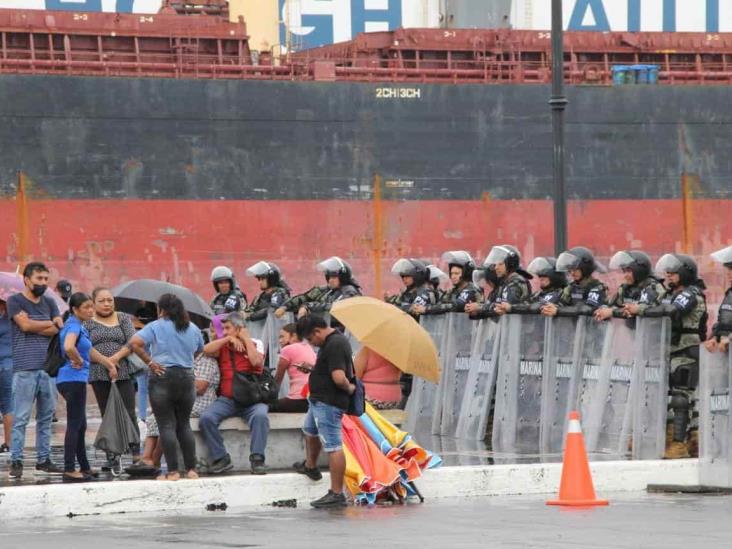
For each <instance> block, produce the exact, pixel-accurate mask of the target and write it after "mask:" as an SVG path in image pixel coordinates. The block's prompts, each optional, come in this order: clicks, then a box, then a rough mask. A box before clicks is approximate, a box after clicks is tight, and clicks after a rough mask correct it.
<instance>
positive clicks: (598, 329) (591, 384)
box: [572, 316, 610, 451]
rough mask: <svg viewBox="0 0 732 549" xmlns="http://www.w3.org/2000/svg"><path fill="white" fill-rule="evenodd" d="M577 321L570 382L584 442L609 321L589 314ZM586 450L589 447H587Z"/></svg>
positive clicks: (587, 433)
mask: <svg viewBox="0 0 732 549" xmlns="http://www.w3.org/2000/svg"><path fill="white" fill-rule="evenodd" d="M577 322H578V323H579V324H581V325H582V328H580V333H581V335H582V339H581V341H578V342H577V343H578V345H579V353H577V362H576V364H577V367H575V371H574V372H573V373H574V376H575V379H574V380H572V383H575V384H576V386H577V392H576V395H577V400H576V402H575V404H576V406H574V409H575V410H579V412H580V417H581V419H582V430H583V431H584V435H585V442H586V441H587V438H588V437H589V436H590V433H591V431H592V430H591V428H590V422H589V421H588V420H589V418H590V411H591V410H592V400H593V399H594V398H596V395H597V394H598V391H597V386H598V385H599V383H600V369H601V364H602V357H603V355H604V354H606V352H605V351H604V346H605V343H607V341H606V340H607V337H606V336H607V331H608V329H609V327H610V323H609V322H597V321H596V320H595V319H594V318H592V317H590V316H581V317H579V318H578V319H577ZM588 451H590V450H589V447H588Z"/></svg>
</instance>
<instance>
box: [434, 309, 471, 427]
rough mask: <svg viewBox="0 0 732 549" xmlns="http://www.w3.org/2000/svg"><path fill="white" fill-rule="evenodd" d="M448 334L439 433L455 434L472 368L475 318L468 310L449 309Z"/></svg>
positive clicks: (446, 336) (446, 337)
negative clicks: (473, 319) (471, 350)
mask: <svg viewBox="0 0 732 549" xmlns="http://www.w3.org/2000/svg"><path fill="white" fill-rule="evenodd" d="M447 316H448V325H447V333H446V335H445V343H444V345H445V347H444V349H445V350H444V357H445V359H444V361H443V370H444V372H445V376H444V385H443V387H442V410H441V412H442V413H441V418H440V430H439V434H441V435H442V436H449V437H454V436H455V430H456V429H457V424H458V419H459V417H460V410H461V408H462V405H463V397H464V396H465V387H466V385H467V383H468V373H469V372H470V349H471V345H472V342H473V331H474V327H475V325H476V322H474V321H472V320H471V319H470V317H469V316H468V315H467V314H465V313H450V314H448V315H447Z"/></svg>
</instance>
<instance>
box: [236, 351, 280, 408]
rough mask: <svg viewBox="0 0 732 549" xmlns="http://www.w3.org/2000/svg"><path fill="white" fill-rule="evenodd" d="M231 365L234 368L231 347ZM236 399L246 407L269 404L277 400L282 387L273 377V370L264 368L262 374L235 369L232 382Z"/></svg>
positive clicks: (240, 404)
mask: <svg viewBox="0 0 732 549" xmlns="http://www.w3.org/2000/svg"><path fill="white" fill-rule="evenodd" d="M229 353H230V356H231V367H232V368H234V351H232V350H231V349H229ZM232 393H233V397H234V401H236V403H237V404H239V406H244V407H245V408H247V407H249V406H253V405H255V404H259V403H260V402H262V403H264V404H269V403H270V402H274V401H275V400H277V397H278V396H279V393H280V388H279V386H278V385H277V382H276V381H275V379H274V378H273V377H272V372H271V371H270V370H269V369H267V368H264V370H263V371H262V373H261V374H259V375H257V374H252V373H244V372H237V371H236V370H234V381H233V384H232Z"/></svg>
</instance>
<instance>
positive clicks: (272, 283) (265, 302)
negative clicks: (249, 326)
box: [245, 261, 290, 321]
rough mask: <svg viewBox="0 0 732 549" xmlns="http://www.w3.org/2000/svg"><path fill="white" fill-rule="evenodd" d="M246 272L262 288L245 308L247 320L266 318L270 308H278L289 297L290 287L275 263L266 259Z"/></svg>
mask: <svg viewBox="0 0 732 549" xmlns="http://www.w3.org/2000/svg"><path fill="white" fill-rule="evenodd" d="M246 272H247V274H248V275H249V276H253V277H254V278H256V279H257V281H258V282H259V289H260V290H262V291H261V292H260V293H259V295H257V297H255V298H254V301H252V303H251V304H250V305H249V306H248V307H247V308H246V309H245V315H246V318H247V319H249V320H254V321H256V320H263V319H265V318H267V314H268V313H269V311H270V309H278V308H279V307H280V306H282V305H283V304H284V303H285V301H287V299H288V298H289V297H290V288H289V287H288V286H287V284H286V283H285V281H284V279H283V278H282V273H281V271H280V269H279V267H278V266H277V265H275V264H274V263H272V262H268V261H260V262H258V263H255V264H254V265H252V266H251V267H249V268H248V269H247V271H246Z"/></svg>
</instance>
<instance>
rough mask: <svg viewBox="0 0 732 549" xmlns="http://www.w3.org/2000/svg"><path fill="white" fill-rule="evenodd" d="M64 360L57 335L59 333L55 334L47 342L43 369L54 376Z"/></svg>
mask: <svg viewBox="0 0 732 549" xmlns="http://www.w3.org/2000/svg"><path fill="white" fill-rule="evenodd" d="M64 362H66V359H65V358H64V357H63V355H62V354H61V337H59V334H56V335H55V336H53V337H52V338H51V341H49V342H48V349H47V350H46V360H45V361H44V363H43V369H44V370H45V371H46V373H47V374H48V375H49V376H51V377H56V376H58V371H59V370H60V369H61V366H63V364H64Z"/></svg>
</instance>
